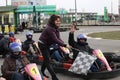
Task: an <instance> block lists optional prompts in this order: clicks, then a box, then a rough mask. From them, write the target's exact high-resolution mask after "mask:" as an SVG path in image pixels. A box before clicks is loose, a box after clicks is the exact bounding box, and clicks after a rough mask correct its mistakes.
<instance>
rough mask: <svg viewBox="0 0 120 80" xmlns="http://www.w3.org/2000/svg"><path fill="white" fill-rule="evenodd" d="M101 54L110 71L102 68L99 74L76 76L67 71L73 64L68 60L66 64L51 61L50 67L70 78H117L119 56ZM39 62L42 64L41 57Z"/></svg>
mask: <svg viewBox="0 0 120 80" xmlns="http://www.w3.org/2000/svg"><path fill="white" fill-rule="evenodd" d="M103 54H104V56H105V59H106V60H107V62H108V64H109V67H110V68H111V70H109V69H107V67H106V68H105V67H104V68H103V69H101V71H99V72H90V71H88V72H87V74H77V73H74V72H71V71H70V70H69V69H70V68H71V66H72V65H73V63H74V62H73V63H71V60H68V61H66V62H58V61H52V62H51V65H52V66H53V68H54V70H55V72H59V73H62V74H65V75H70V76H74V77H77V78H83V79H87V80H88V79H110V78H115V77H118V76H119V74H120V56H117V55H116V54H115V53H112V52H104V53H103ZM100 56H101V55H100ZM39 61H40V62H41V63H42V61H43V57H42V56H39Z"/></svg>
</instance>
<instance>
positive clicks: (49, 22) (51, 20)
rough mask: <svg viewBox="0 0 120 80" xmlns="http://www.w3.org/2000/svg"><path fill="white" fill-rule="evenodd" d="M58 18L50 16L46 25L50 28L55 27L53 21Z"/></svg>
mask: <svg viewBox="0 0 120 80" xmlns="http://www.w3.org/2000/svg"><path fill="white" fill-rule="evenodd" d="M58 18H60V16H58V15H55V14H53V15H51V17H50V18H49V20H48V25H49V26H51V27H55V26H56V25H55V20H57V19H58Z"/></svg>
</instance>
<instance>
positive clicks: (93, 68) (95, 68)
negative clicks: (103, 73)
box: [90, 59, 103, 72]
mask: <svg viewBox="0 0 120 80" xmlns="http://www.w3.org/2000/svg"><path fill="white" fill-rule="evenodd" d="M95 61H96V62H94V63H93V65H92V66H91V68H90V70H91V71H92V72H99V71H100V68H101V65H102V64H103V63H102V61H101V60H100V59H96V60H95Z"/></svg>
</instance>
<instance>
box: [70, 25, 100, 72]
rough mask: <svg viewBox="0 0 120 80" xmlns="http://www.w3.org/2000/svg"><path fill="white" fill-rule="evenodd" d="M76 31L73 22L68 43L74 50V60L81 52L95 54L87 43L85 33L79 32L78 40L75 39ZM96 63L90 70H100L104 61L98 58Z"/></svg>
mask: <svg viewBox="0 0 120 80" xmlns="http://www.w3.org/2000/svg"><path fill="white" fill-rule="evenodd" d="M74 32H75V25H74V24H72V25H71V29H70V33H69V39H68V43H69V45H70V46H71V47H72V51H73V60H75V59H76V57H77V55H78V53H79V52H84V51H85V52H88V53H89V54H90V55H92V54H93V50H94V49H92V48H91V47H90V46H89V45H88V43H87V36H86V35H85V34H79V35H78V36H77V41H75V40H74ZM96 62H97V65H96V63H94V64H93V65H92V66H91V68H90V70H91V71H92V72H98V71H99V70H100V69H99V67H101V66H102V62H101V60H100V59H98V58H97V60H96Z"/></svg>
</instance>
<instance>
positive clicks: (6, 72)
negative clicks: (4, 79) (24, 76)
mask: <svg viewBox="0 0 120 80" xmlns="http://www.w3.org/2000/svg"><path fill="white" fill-rule="evenodd" d="M1 71H2V74H3V75H5V76H11V75H12V74H13V73H14V72H15V71H9V63H8V60H7V58H5V60H4V62H3V65H2V67H1Z"/></svg>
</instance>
